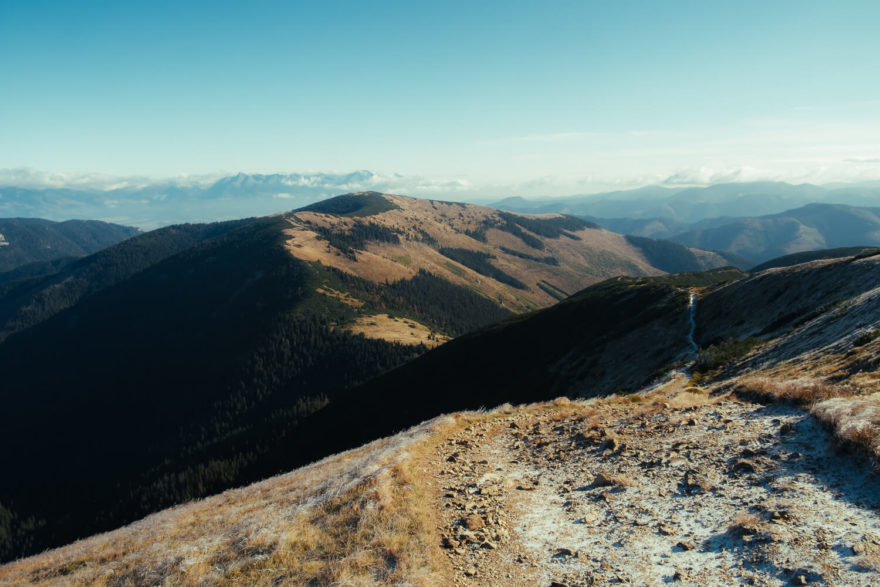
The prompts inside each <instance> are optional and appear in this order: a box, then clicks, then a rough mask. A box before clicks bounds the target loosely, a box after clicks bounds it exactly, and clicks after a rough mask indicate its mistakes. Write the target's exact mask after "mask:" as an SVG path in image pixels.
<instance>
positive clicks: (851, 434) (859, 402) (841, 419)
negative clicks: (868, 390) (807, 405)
mask: <svg viewBox="0 0 880 587" xmlns="http://www.w3.org/2000/svg"><path fill="white" fill-rule="evenodd" d="M811 412H812V414H813V415H814V416H815V417H816V418H818V419H819V420H820V421H821V422H824V423H825V424H827V425H828V426H830V427H831V428H832V429H833V430H834V433H835V435H836V436H837V438H839V439H840V440H842V441H843V442H845V443H849V444H852V445H854V446H857V447H860V448H861V449H864V450H865V451H867V452H868V454H870V455H871V456H872V457H873V458H874V459H875V460H876V461H877V462H878V463H880V394H874V395H871V396H868V397H865V398H843V397H837V398H832V399H828V400H825V401H823V402H820V403H818V404H816V405H815V406H813V409H812V410H811Z"/></svg>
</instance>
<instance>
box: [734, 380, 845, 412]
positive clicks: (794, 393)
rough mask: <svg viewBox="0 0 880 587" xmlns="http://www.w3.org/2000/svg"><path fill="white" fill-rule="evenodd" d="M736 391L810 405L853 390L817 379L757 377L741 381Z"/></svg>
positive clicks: (763, 398)
mask: <svg viewBox="0 0 880 587" xmlns="http://www.w3.org/2000/svg"><path fill="white" fill-rule="evenodd" d="M734 393H736V394H737V395H740V396H745V397H747V398H749V399H758V400H761V401H771V402H787V403H793V404H796V405H800V406H805V407H810V406H813V405H814V404H816V403H818V402H821V401H824V400H827V399H830V398H833V397H840V396H849V395H851V394H852V391H851V390H849V389H848V388H846V387H843V386H838V385H831V384H828V383H825V382H823V381H818V380H815V379H793V380H778V379H769V378H764V377H755V378H750V379H743V380H742V381H740V383H739V384H738V385H737V387H736V388H735V389H734Z"/></svg>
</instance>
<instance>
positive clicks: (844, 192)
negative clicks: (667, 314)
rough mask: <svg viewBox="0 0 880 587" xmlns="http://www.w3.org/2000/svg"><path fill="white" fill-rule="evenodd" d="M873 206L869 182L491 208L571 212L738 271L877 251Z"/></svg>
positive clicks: (633, 194) (877, 219)
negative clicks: (809, 255) (848, 250)
mask: <svg viewBox="0 0 880 587" xmlns="http://www.w3.org/2000/svg"><path fill="white" fill-rule="evenodd" d="M818 202H824V203H818ZM830 202H847V203H830ZM853 203H862V204H870V205H871V206H854V205H850V204H853ZM877 204H880V188H877V187H876V186H873V185H869V184H866V185H864V186H862V187H847V188H835V189H824V188H820V187H818V186H810V185H802V186H792V185H788V184H781V183H752V184H726V185H716V186H710V187H708V188H689V189H687V190H680V191H675V190H670V189H668V188H644V189H641V190H633V191H630V192H617V193H613V194H599V195H595V196H588V197H573V198H566V199H559V200H553V201H548V202H540V203H539V202H537V201H526V200H522V199H508V200H503V201H501V202H498V203H497V205H498V207H500V208H502V209H508V210H515V211H520V212H528V213H538V212H555V213H566V214H575V215H578V216H579V217H582V218H584V219H586V220H588V221H591V222H594V223H596V224H599V225H600V226H602V227H604V228H607V229H608V230H611V231H614V232H618V233H621V234H627V235H632V236H634V237H650V238H655V239H665V240H669V241H673V242H677V243H680V244H684V245H687V246H689V247H696V248H700V249H705V250H711V251H716V252H718V253H721V254H728V255H730V257H729V258H730V260H731V263H732V264H734V265H736V266H738V267H747V266H749V265H754V264H757V263H761V262H764V261H767V260H770V259H773V258H776V257H779V256H782V255H788V254H792V253H799V252H803V251H814V250H821V249H826V248H838V247H858V246H878V245H880V208H877V207H874V206H876V205H877ZM603 214H607V216H604V217H603V216H602V215H603ZM737 216H739V217H737Z"/></svg>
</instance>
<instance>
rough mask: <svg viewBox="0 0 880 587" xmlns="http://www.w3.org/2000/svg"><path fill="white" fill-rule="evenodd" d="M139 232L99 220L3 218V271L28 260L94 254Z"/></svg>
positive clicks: (0, 235)
mask: <svg viewBox="0 0 880 587" xmlns="http://www.w3.org/2000/svg"><path fill="white" fill-rule="evenodd" d="M138 232H139V231H138V229H137V228H132V227H130V226H121V225H119V224H111V223H109V222H101V221H98V220H66V221H64V222H52V221H51V220H42V219H39V218H0V273H3V272H6V271H11V270H12V269H15V268H16V267H20V266H21V265H26V264H28V263H36V262H40V261H53V260H55V259H61V258H64V257H83V256H85V255H90V254H92V253H95V252H97V251H100V250H101V249H103V248H106V247H109V246H111V245H115V244H116V243H118V242H120V241H123V240H125V239H127V238H131V237H133V236H135V235H136V234H138Z"/></svg>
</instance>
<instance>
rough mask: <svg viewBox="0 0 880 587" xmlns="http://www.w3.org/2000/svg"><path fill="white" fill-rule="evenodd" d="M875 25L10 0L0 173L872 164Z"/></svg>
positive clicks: (522, 176)
mask: <svg viewBox="0 0 880 587" xmlns="http://www.w3.org/2000/svg"><path fill="white" fill-rule="evenodd" d="M878 30H880V2H874V1H864V2H856V1H850V2H846V1H838V2H815V1H810V0H798V1H791V2H785V1H775V2H768V1H761V2H749V1H737V2H732V1H731V2H722V1H712V0H703V1H694V2H684V1H677V2H676V1H668V2H626V1H614V2H611V1H608V2H588V1H582V2H540V3H539V2H517V1H511V0H507V1H504V2H493V1H481V2H473V1H469V2H455V1H443V2H381V1H378V2H341V1H336V2H334V1H326V2H259V1H255V2H217V1H214V2H163V1H153V2H123V1H118V2H99V1H93V2H81V1H76V0H70V1H65V2H40V1H34V0H29V1H17V0H3V1H2V2H0V168H2V169H7V170H10V169H19V168H29V169H32V170H38V171H41V172H49V173H61V174H71V175H73V174H90V173H95V174H107V175H115V176H145V177H156V178H158V177H173V176H179V175H202V174H205V175H214V174H224V173H234V172H238V171H244V172H250V173H271V172H302V171H349V170H355V169H370V170H372V171H375V172H378V173H388V174H391V173H400V174H403V175H406V176H418V177H425V178H433V179H434V180H436V181H437V182H438V183H441V182H443V181H445V180H452V181H453V183H454V184H455V185H458V186H465V187H464V188H461V189H464V190H465V191H468V190H470V191H472V192H475V193H477V192H481V191H487V190H488V191H493V190H494V191H499V190H502V191H515V192H517V193H522V194H526V195H541V194H547V195H559V194H561V193H587V192H591V191H599V190H602V189H609V188H612V187H616V186H618V187H633V186H637V185H643V184H647V183H657V182H662V181H668V182H679V183H689V182H690V183H708V182H717V181H729V180H749V179H782V180H788V181H813V182H817V183H822V182H828V181H837V180H855V179H866V178H872V179H876V178H880V35H878V34H877V31H878ZM456 182H457V183H456Z"/></svg>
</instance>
